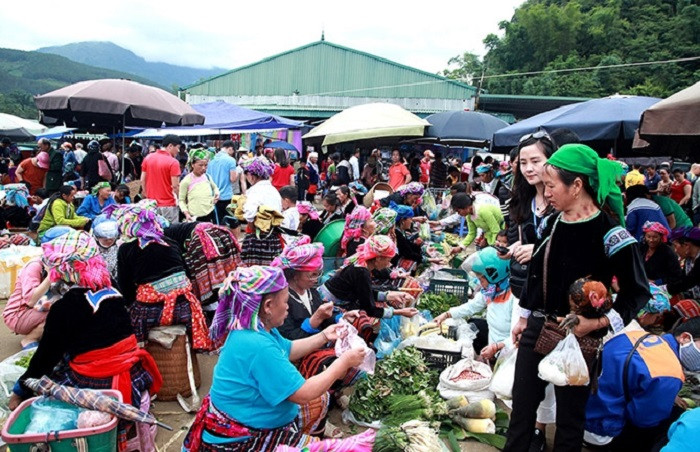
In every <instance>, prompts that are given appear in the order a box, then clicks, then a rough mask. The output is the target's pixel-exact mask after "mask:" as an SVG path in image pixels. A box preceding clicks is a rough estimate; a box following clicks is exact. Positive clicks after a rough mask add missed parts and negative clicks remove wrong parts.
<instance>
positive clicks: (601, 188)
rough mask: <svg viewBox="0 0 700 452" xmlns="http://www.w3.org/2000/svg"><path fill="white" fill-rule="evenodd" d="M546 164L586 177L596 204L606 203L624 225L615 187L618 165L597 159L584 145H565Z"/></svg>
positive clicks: (618, 191)
mask: <svg viewBox="0 0 700 452" xmlns="http://www.w3.org/2000/svg"><path fill="white" fill-rule="evenodd" d="M547 164H548V165H552V166H554V167H557V168H561V169H563V170H566V171H571V172H574V173H579V174H583V175H585V176H587V177H588V182H589V183H590V184H591V187H592V188H593V190H594V191H595V192H596V193H597V195H598V198H597V201H598V203H599V204H603V203H608V205H609V206H610V208H611V209H612V210H613V212H615V214H616V215H617V217H618V219H619V220H620V223H621V225H622V226H624V225H625V209H624V203H623V202H622V192H620V187H619V186H618V185H617V181H618V179H619V178H620V165H618V164H617V162H614V161H612V160H608V159H602V158H600V157H598V153H596V151H594V150H593V149H591V148H590V147H588V146H586V145H585V144H565V145H564V146H562V147H561V148H559V150H557V152H555V153H554V154H552V156H551V157H550V158H549V160H547Z"/></svg>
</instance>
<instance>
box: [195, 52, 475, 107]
mask: <svg viewBox="0 0 700 452" xmlns="http://www.w3.org/2000/svg"><path fill="white" fill-rule="evenodd" d="M182 90H184V91H186V92H187V93H188V94H192V95H209V96H232V95H249V96H274V95H285V96H289V95H293V94H296V95H301V96H314V95H316V96H318V95H320V96H346V97H384V98H428V99H431V98H443V99H469V98H470V97H471V96H472V95H473V94H474V93H475V91H476V89H475V88H474V87H472V86H469V85H466V84H464V83H461V82H458V81H455V80H450V79H447V78H445V77H442V76H439V75H436V74H431V73H430V72H426V71H421V70H419V69H415V68H412V67H409V66H405V65H403V64H399V63H396V62H394V61H390V60H387V59H385V58H381V57H378V56H376V55H372V54H369V53H366V52H361V51H358V50H354V49H350V48H347V47H343V46H340V45H337V44H332V43H330V42H328V41H318V42H314V43H311V44H307V45H305V46H302V47H299V48H296V49H293V50H289V51H287V52H284V53H280V54H278V55H274V56H271V57H268V58H265V59H263V60H261V61H258V62H257V63H253V64H249V65H247V66H243V67H240V68H237V69H233V70H231V71H228V72H226V73H224V74H221V75H217V76H215V77H211V78H209V79H207V80H204V81H201V82H198V83H195V84H192V85H189V86H187V87H184V88H182Z"/></svg>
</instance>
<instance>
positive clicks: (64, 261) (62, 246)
mask: <svg viewBox="0 0 700 452" xmlns="http://www.w3.org/2000/svg"><path fill="white" fill-rule="evenodd" d="M41 248H42V250H43V251H44V256H43V261H44V265H46V266H47V267H49V269H50V270H49V278H50V279H51V282H57V281H64V282H66V283H68V284H72V285H78V286H81V287H87V288H88V289H91V290H100V289H104V288H105V287H112V282H111V280H110V278H109V271H108V270H107V263H106V262H105V260H104V259H103V258H102V256H101V255H100V251H99V249H98V248H97V242H95V239H94V238H93V237H92V236H91V235H90V234H88V233H87V232H85V231H76V230H73V231H70V232H68V233H66V234H63V235H62V236H60V237H57V238H55V239H53V240H51V241H50V242H46V243H44V244H42V245H41Z"/></svg>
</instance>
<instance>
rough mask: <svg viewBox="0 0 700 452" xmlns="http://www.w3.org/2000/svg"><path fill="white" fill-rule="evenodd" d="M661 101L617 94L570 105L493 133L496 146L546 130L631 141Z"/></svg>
mask: <svg viewBox="0 0 700 452" xmlns="http://www.w3.org/2000/svg"><path fill="white" fill-rule="evenodd" d="M659 100H661V99H658V98H655V97H642V96H620V95H614V96H610V97H603V98H602V99H593V100H589V101H586V102H580V103H576V104H569V105H564V106H562V107H559V108H557V109H554V110H551V111H547V112H544V113H540V114H539V115H536V116H533V117H531V118H528V119H525V120H523V121H520V122H517V123H515V124H513V125H511V126H508V127H506V128H504V129H501V130H499V131H497V132H496V133H494V134H493V141H492V142H491V144H492V146H493V147H513V146H517V145H518V143H519V142H520V138H521V137H522V136H523V135H527V134H528V133H532V132H535V131H537V130H539V129H544V130H546V131H547V132H551V131H553V130H556V129H560V128H566V129H570V130H572V131H574V132H576V134H577V135H578V136H579V138H581V141H596V140H617V139H618V138H622V139H624V140H632V139H633V138H634V132H635V130H637V128H638V127H639V118H640V117H641V115H642V113H643V112H644V110H646V109H647V108H649V107H651V106H652V105H654V104H655V103H657V102H658V101H659Z"/></svg>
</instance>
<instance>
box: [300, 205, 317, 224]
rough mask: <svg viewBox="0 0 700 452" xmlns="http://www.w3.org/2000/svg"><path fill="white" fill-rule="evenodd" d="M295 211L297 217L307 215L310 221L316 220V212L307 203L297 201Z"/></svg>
mask: <svg viewBox="0 0 700 452" xmlns="http://www.w3.org/2000/svg"><path fill="white" fill-rule="evenodd" d="M297 211H298V212H299V215H308V216H309V218H311V219H312V220H318V219H319V215H318V210H316V208H315V207H314V206H313V204H311V203H310V202H309V201H298V202H297Z"/></svg>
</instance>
